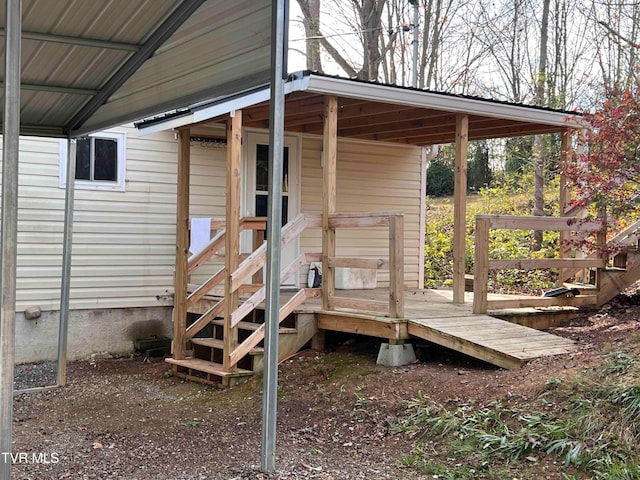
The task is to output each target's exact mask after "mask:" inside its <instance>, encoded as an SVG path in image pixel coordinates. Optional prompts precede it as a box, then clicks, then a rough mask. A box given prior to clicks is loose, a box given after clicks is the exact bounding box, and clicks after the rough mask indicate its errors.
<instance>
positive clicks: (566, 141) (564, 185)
mask: <svg viewBox="0 0 640 480" xmlns="http://www.w3.org/2000/svg"><path fill="white" fill-rule="evenodd" d="M571 133H572V131H571V130H570V129H564V130H563V131H562V140H561V142H560V192H559V193H560V198H559V206H560V216H561V217H564V216H566V213H565V212H566V211H567V210H568V209H569V206H570V205H569V204H570V201H571V198H570V197H571V192H570V191H569V185H568V180H567V176H566V175H565V173H564V172H565V170H566V169H567V167H568V166H569V161H570V158H571ZM559 240H560V249H559V250H560V258H570V257H571V245H570V244H569V242H570V241H571V234H570V233H569V232H560V238H559ZM568 277H569V276H568V275H567V270H565V269H562V270H560V281H561V282H564V281H565V280H567V279H568Z"/></svg>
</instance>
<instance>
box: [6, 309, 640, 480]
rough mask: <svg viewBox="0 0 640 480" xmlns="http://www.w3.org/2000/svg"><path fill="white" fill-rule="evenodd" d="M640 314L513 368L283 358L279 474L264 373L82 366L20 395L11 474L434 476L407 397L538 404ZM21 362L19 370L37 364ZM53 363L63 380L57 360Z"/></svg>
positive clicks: (371, 345) (436, 361) (622, 313)
mask: <svg viewBox="0 0 640 480" xmlns="http://www.w3.org/2000/svg"><path fill="white" fill-rule="evenodd" d="M639 320H640V299H638V298H637V297H635V296H632V297H619V298H618V299H616V300H615V301H613V302H612V303H610V304H609V305H607V306H605V307H604V308H603V309H601V310H600V311H598V312H595V313H591V314H590V315H585V316H583V317H580V318H578V319H576V320H574V321H573V322H571V323H570V324H568V325H567V326H564V327H560V328H557V329H555V330H554V331H555V333H557V334H558V335H562V336H566V337H570V338H572V339H574V340H576V341H577V342H579V344H580V349H579V351H577V352H576V353H574V354H572V355H570V356H563V357H553V358H547V359H543V360H537V361H534V362H531V363H529V364H528V365H526V366H525V367H524V368H522V369H519V370H513V371H507V370H502V369H499V368H496V367H492V366H490V365H487V364H485V363H482V362H479V361H475V360H473V359H470V358H468V357H465V356H463V355H459V354H456V353H454V352H450V351H448V350H445V349H441V348H438V347H435V346H428V345H423V344H420V345H419V346H418V354H419V361H418V362H416V363H415V364H412V365H409V366H406V367H401V368H389V367H381V366H377V365H376V364H375V360H376V350H377V346H378V341H377V340H374V339H366V338H362V337H359V338H351V339H349V338H348V337H330V340H332V342H333V348H331V349H330V350H329V351H328V352H324V353H320V352H314V351H304V352H302V353H300V354H299V355H298V356H296V357H294V358H291V359H289V360H287V361H285V362H284V363H283V364H282V365H281V368H280V373H279V391H278V395H279V404H278V438H277V447H276V452H277V473H275V474H274V475H271V476H267V475H264V474H262V473H260V471H259V468H258V465H259V462H260V429H261V408H262V395H261V388H262V384H261V382H262V379H261V378H254V379H251V380H250V381H248V382H246V383H244V384H242V385H239V386H237V387H234V388H232V389H228V390H221V389H217V388H214V387H210V386H205V385H200V384H195V383H190V382H184V381H182V380H181V379H179V378H176V377H173V376H171V375H170V374H169V373H168V372H169V367H168V365H167V364H165V363H163V362H160V361H154V362H151V363H150V362H146V361H143V359H141V358H136V357H133V358H119V359H107V360H92V361H81V362H74V363H71V364H70V365H69V377H68V378H69V383H68V386H66V387H64V388H59V389H54V390H49V391H44V392H40V393H30V394H19V395H16V397H15V404H14V418H15V420H14V448H13V451H14V453H16V454H17V453H24V454H26V455H23V458H22V460H24V461H20V460H19V461H18V462H17V463H15V464H14V468H13V478H15V479H34V480H36V479H37V480H41V479H128V480H133V479H140V480H143V479H149V480H151V479H153V480H160V479H176V480H177V479H198V480H205V479H267V478H269V479H283V480H286V479H307V478H308V479H326V480H329V479H413V478H433V476H429V477H421V476H420V474H419V473H418V472H417V471H416V470H414V469H412V468H409V467H403V466H402V465H401V462H400V460H401V458H402V455H403V454H408V453H409V452H410V451H411V438H409V437H408V436H407V435H406V434H404V433H398V432H397V431H396V430H394V429H393V428H392V427H393V425H394V424H395V423H396V422H397V420H398V419H399V418H400V417H401V416H402V415H403V413H404V408H405V406H404V403H403V401H405V400H409V399H411V398H414V397H415V396H416V395H418V393H419V392H424V393H426V394H428V395H429V396H430V397H431V398H432V399H433V400H434V401H436V402H446V401H447V400H450V399H452V398H458V399H476V400H478V401H479V402H485V401H490V400H492V399H503V398H513V397H514V396H516V397H518V398H520V399H522V400H523V401H526V399H527V397H528V396H534V395H536V394H537V393H536V392H539V391H540V389H541V388H543V386H544V383H545V381H546V380H547V379H548V378H550V377H562V376H563V375H566V374H567V372H570V371H574V370H575V369H581V368H585V367H588V366H589V365H590V364H592V363H593V362H595V361H596V360H597V358H598V357H599V356H600V355H601V354H602V353H604V352H605V351H606V350H607V349H609V348H612V347H611V346H612V345H613V346H615V345H616V343H617V342H622V341H623V340H624V339H626V338H629V336H630V335H631V334H632V333H633V332H637V330H638V329H639V327H640V321H639ZM21 368H22V369H23V370H21V371H20V372H21V373H20V372H19V373H18V377H20V376H21V375H22V376H23V375H25V372H24V370H26V371H27V373H28V372H30V371H31V370H29V369H32V370H33V371H34V372H37V369H38V367H37V366H35V367H33V366H31V367H21ZM44 370H45V375H48V376H49V377H51V372H52V370H51V368H50V366H45V368H44ZM27 386H31V384H30V383H27ZM38 456H39V457H38ZM36 457H37V461H35V460H34V458H36ZM520 478H524V477H520ZM531 478H561V472H560V470H559V467H558V469H555V470H554V468H553V467H552V468H550V469H548V465H547V466H545V472H544V473H542V472H540V474H539V475H535V476H533V477H531Z"/></svg>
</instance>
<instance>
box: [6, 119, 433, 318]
mask: <svg viewBox="0 0 640 480" xmlns="http://www.w3.org/2000/svg"><path fill="white" fill-rule="evenodd" d="M114 130H118V131H123V132H126V134H127V137H126V142H127V145H126V146H127V148H126V156H127V158H126V191H124V192H115V191H96V190H80V189H76V195H75V213H74V234H73V264H72V281H71V308H72V309H98V308H123V307H147V306H158V305H161V304H162V302H159V301H158V298H157V297H158V296H161V297H162V295H163V294H170V293H172V292H173V286H172V285H173V268H174V255H175V219H176V205H175V202H176V170H177V148H178V147H177V142H176V140H175V137H174V134H173V133H171V132H162V133H157V134H153V135H150V136H148V137H142V138H139V137H138V136H137V133H136V131H135V129H134V128H132V127H120V128H118V129H114ZM194 133H195V134H198V133H215V134H218V135H220V136H223V135H224V130H220V129H217V130H216V129H213V130H208V131H206V130H205V131H200V130H196V131H194ZM59 146H60V143H59V141H58V140H54V139H39V138H31V137H23V138H21V144H20V148H21V158H20V188H19V225H18V230H19V234H18V275H17V285H18V291H17V310H18V311H22V310H23V309H24V308H26V307H27V306H31V305H38V306H40V308H41V309H42V310H45V311H46V310H57V309H58V308H59V305H60V275H61V258H62V241H63V238H62V235H63V222H64V193H65V191H64V189H63V188H60V177H59V175H60V153H59V152H60V147H59ZM321 148H322V139H321V138H319V137H312V136H304V137H303V138H302V141H301V192H302V194H301V197H302V198H301V210H302V212H318V213H319V212H321V211H322V203H321V201H322V170H321V164H320V158H321ZM420 158H421V152H420V149H419V148H415V147H408V146H395V145H387V144H381V143H380V144H376V143H373V142H358V141H345V140H340V141H339V142H338V180H337V207H338V211H339V212H353V211H390V210H401V211H403V212H404V213H405V284H406V285H407V286H414V287H415V286H417V285H418V278H419V275H418V271H419V249H420V232H419V217H420V210H419V209H420V199H421V198H422V196H421V194H420ZM225 161H226V152H225V150H223V149H219V148H211V146H205V145H199V144H197V143H192V145H191V162H192V163H191V192H190V204H191V206H190V210H191V216H192V217H196V216H198V217H211V216H223V215H224V213H225V194H226V192H225ZM320 240H321V235H320V230H319V229H315V230H308V231H306V232H305V233H304V234H303V236H302V238H301V241H300V248H301V249H302V250H303V251H307V252H314V251H316V252H318V251H321V242H320ZM337 250H338V254H339V255H344V256H356V257H378V256H380V257H387V256H388V240H387V233H386V229H378V230H375V231H372V230H340V231H339V232H338V235H337ZM211 271H213V268H212V267H211V266H209V267H205V268H203V271H202V272H199V275H194V278H192V281H194V282H196V281H201V280H203V279H204V276H205V275H206V274H207V273H210V272H211ZM301 277H303V278H302V279H301V283H302V284H304V283H305V282H306V272H303V273H302V275H301ZM387 278H388V275H387V273H386V272H380V275H379V285H383V284H384V283H385V282H386V281H387ZM165 300H168V298H165ZM165 304H166V301H165Z"/></svg>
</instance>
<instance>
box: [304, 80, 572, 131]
mask: <svg viewBox="0 0 640 480" xmlns="http://www.w3.org/2000/svg"><path fill="white" fill-rule="evenodd" d="M303 80H306V82H305V81H302V80H300V90H307V91H310V92H315V93H322V94H325V95H335V96H343V97H350V98H357V99H360V100H370V101H378V102H381V103H394V104H398V105H407V106H410V107H418V108H420V107H422V108H430V109H435V110H443V111H447V112H454V113H463V114H469V115H480V116H484V117H495V118H503V119H508V120H515V121H519V122H528V123H542V124H545V125H555V126H558V127H574V128H578V127H581V125H580V124H579V123H578V121H577V120H576V119H575V118H574V117H573V116H572V115H570V114H566V113H559V112H550V111H545V110H539V109H535V108H528V107H526V106H517V105H506V104H498V103H494V102H487V101H483V100H476V99H472V98H460V97H455V96H448V95H438V94H434V93H432V92H425V91H416V90H408V89H398V88H393V87H388V86H385V85H376V84H368V83H363V82H354V81H352V80H344V79H339V78H329V77H322V76H316V75H313V74H311V75H308V76H305V77H304V79H303ZM298 81H299V80H296V82H298Z"/></svg>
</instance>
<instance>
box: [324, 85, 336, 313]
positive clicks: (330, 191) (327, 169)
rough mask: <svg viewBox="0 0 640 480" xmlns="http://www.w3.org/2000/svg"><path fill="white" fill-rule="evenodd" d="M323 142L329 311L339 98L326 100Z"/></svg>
mask: <svg viewBox="0 0 640 480" xmlns="http://www.w3.org/2000/svg"><path fill="white" fill-rule="evenodd" d="M322 139H323V142H322V158H323V168H322V306H323V308H324V309H325V310H328V309H329V299H330V298H331V297H333V295H334V292H335V269H334V268H333V267H332V266H330V265H329V258H330V257H335V256H336V231H335V228H332V227H331V226H330V225H329V216H330V215H332V214H334V213H336V168H337V167H336V164H337V157H338V98H337V97H329V96H328V97H326V98H325V104H324V127H323V137H322Z"/></svg>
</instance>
